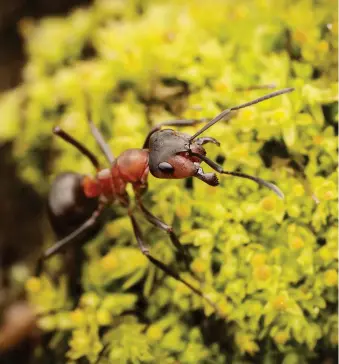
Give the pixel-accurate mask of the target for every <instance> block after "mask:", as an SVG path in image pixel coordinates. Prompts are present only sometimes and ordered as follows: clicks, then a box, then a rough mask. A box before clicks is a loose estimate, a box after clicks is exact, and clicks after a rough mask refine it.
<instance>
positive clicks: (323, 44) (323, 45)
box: [317, 40, 329, 53]
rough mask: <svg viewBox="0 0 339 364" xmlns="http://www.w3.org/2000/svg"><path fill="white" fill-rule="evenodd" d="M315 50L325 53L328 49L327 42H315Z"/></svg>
mask: <svg viewBox="0 0 339 364" xmlns="http://www.w3.org/2000/svg"><path fill="white" fill-rule="evenodd" d="M317 50H318V51H319V52H322V53H327V52H328V50H329V44H328V42H326V40H321V41H320V42H319V43H318V44H317Z"/></svg>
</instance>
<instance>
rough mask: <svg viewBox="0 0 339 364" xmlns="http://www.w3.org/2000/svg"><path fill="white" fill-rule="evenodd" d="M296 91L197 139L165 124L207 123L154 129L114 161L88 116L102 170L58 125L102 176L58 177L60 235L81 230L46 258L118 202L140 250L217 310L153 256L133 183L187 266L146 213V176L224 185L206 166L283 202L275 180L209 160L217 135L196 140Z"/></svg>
mask: <svg viewBox="0 0 339 364" xmlns="http://www.w3.org/2000/svg"><path fill="white" fill-rule="evenodd" d="M293 90H294V89H293V88H285V89H282V90H279V91H275V92H272V93H270V94H267V95H265V96H262V97H260V98H258V99H255V100H253V101H250V102H247V103H244V104H241V105H238V106H234V107H231V108H229V109H226V110H224V111H223V112H221V113H220V114H219V115H218V116H216V117H215V118H214V119H212V120H211V121H210V122H208V123H207V124H206V125H205V126H204V127H202V128H201V129H200V130H199V131H197V132H196V133H195V134H194V135H193V136H190V135H188V134H184V133H181V132H178V131H174V130H172V129H161V128H162V127H163V126H188V125H195V124H197V123H201V122H203V121H204V120H203V119H202V120H173V121H169V122H163V123H160V124H158V125H156V126H155V127H153V129H152V130H151V131H150V132H149V134H148V135H147V137H146V140H145V143H144V145H143V148H142V149H127V150H126V151H124V152H123V153H121V154H120V155H119V156H118V157H117V158H114V157H113V155H112V152H111V150H110V149H109V147H108V145H107V143H106V142H105V140H104V138H103V136H102V134H101V133H100V131H99V130H98V129H97V128H96V126H95V125H94V124H93V122H92V121H91V120H90V118H88V123H89V126H90V129H91V132H92V135H93V136H94V138H95V140H96V142H97V144H98V146H99V148H100V149H101V151H102V152H103V153H104V155H105V157H106V159H107V161H108V163H109V168H101V167H100V165H99V162H98V160H97V158H96V157H95V156H94V154H93V153H92V152H90V151H89V150H88V149H87V148H86V146H85V145H84V144H82V143H80V142H79V141H77V140H75V139H74V138H73V137H72V136H70V135H69V134H67V133H66V132H65V131H63V130H62V129H60V127H55V128H54V130H53V132H54V134H56V135H57V136H59V137H60V138H62V139H63V140H65V141H66V142H68V143H70V144H71V145H73V146H74V147H75V148H77V149H78V150H79V151H80V152H81V153H82V154H84V155H85V156H86V157H87V158H88V159H89V160H90V161H91V163H92V164H93V166H94V167H95V169H96V171H97V173H96V176H95V177H94V178H91V177H89V176H83V175H80V174H78V173H72V172H68V173H64V174H61V175H59V176H57V177H56V179H55V181H54V183H53V184H52V188H51V191H50V193H49V198H48V210H49V218H50V222H51V225H52V227H53V229H54V231H55V232H56V233H57V234H60V231H61V230H62V229H63V227H64V226H65V224H68V223H69V222H70V221H72V223H73V225H74V226H77V228H75V229H74V230H73V231H72V232H71V233H69V234H68V235H66V236H64V237H63V238H62V239H61V240H59V241H57V242H56V243H55V244H54V245H53V246H52V247H50V248H49V249H48V250H47V251H46V252H45V253H44V255H43V259H46V258H49V257H51V256H53V255H54V254H55V253H57V252H59V251H60V250H61V249H63V248H64V247H65V246H66V245H68V244H70V243H71V242H74V241H75V240H77V238H79V236H81V235H82V234H83V233H84V232H86V231H89V230H90V229H92V228H93V227H94V226H95V225H96V223H97V221H98V217H99V216H100V215H101V213H102V212H103V210H104V207H105V206H106V205H107V204H112V203H114V202H118V203H120V204H121V205H122V206H124V207H126V208H127V212H128V216H129V218H130V220H131V223H132V227H133V230H134V234H135V237H136V239H137V242H138V244H139V248H140V250H141V252H142V253H143V254H144V255H145V256H146V257H147V258H148V259H149V260H150V261H151V263H153V264H154V265H155V266H156V267H158V268H159V269H161V270H163V271H164V272H165V273H167V274H168V275H169V276H171V277H173V278H174V279H176V280H177V281H180V282H181V283H183V284H184V285H186V286H187V287H188V288H190V289H191V290H192V291H193V292H195V293H196V294H198V295H199V296H201V297H202V298H204V299H205V300H206V301H207V302H208V303H209V304H211V305H212V306H213V307H214V308H216V306H215V304H214V303H213V302H212V301H211V300H210V299H209V298H208V297H207V296H206V295H205V294H204V293H203V292H202V291H200V290H199V289H197V288H195V287H194V286H192V285H191V284H190V283H189V282H187V281H186V280H185V279H183V278H182V277H181V276H180V275H179V274H178V273H177V272H175V271H174V270H172V269H171V268H169V267H168V266H167V265H165V264H164V263H162V262H161V261H159V260H158V259H156V258H154V257H153V256H152V255H151V254H150V252H149V249H148V248H147V246H146V245H145V243H144V239H143V236H142V232H141V229H140V227H139V225H138V223H137V221H136V219H135V217H134V214H133V210H132V209H131V208H130V204H129V196H128V194H127V191H126V186H127V184H128V183H131V184H132V187H133V190H134V194H135V200H136V204H137V206H138V207H139V208H140V210H141V212H142V213H143V215H144V216H145V218H146V219H147V220H148V221H149V222H150V223H151V224H153V225H154V226H156V227H158V228H159V229H161V230H163V231H165V232H166V233H168V235H169V237H170V239H171V241H172V243H173V245H174V246H175V248H176V249H177V250H178V251H179V253H180V254H181V255H182V256H183V257H184V258H185V262H186V265H187V252H186V250H185V249H184V247H183V246H182V245H181V243H180V241H179V239H178V237H177V235H176V234H175V233H174V231H173V229H172V227H171V226H169V225H167V224H166V223H164V222H163V221H161V220H160V219H159V218H158V217H156V216H154V215H153V214H152V213H151V212H150V211H148V210H147V209H146V207H145V206H144V204H143V202H142V194H143V192H145V190H146V189H147V177H148V174H149V172H150V173H151V174H152V175H153V176H155V177H157V178H166V179H179V178H187V177H196V178H198V179H200V180H201V181H203V182H205V183H207V184H208V185H210V186H217V185H218V184H219V181H218V178H217V176H216V174H215V173H205V172H204V171H203V169H202V168H201V166H200V163H201V162H205V163H206V164H207V165H209V166H210V167H211V168H212V169H213V170H215V171H216V172H218V173H220V174H228V175H232V176H237V177H242V178H247V179H250V180H252V181H254V182H256V183H258V184H259V185H262V186H265V187H268V188H269V189H271V190H272V191H273V192H274V193H276V194H277V195H278V196H279V197H280V198H283V197H284V195H283V193H282V192H281V191H280V189H279V188H278V187H277V186H275V185H274V184H272V183H270V182H267V181H264V180H263V179H261V178H259V177H254V176H250V175H247V174H244V173H240V172H230V171H225V170H223V168H222V167H221V166H219V165H218V164H217V163H215V162H214V161H212V160H211V159H209V158H208V157H207V156H206V151H205V149H204V148H203V145H204V144H206V143H214V144H216V145H220V143H219V142H218V141H217V140H216V139H214V138H212V137H200V138H197V137H198V136H199V135H200V134H201V133H203V132H204V131H205V130H207V129H208V128H210V127H211V126H212V125H214V124H215V123H217V122H218V121H220V120H222V119H227V118H230V117H231V114H232V112H233V111H236V110H240V109H242V108H245V107H248V106H251V105H254V104H257V103H259V102H262V101H264V100H268V99H270V98H272V97H276V96H278V95H282V94H285V93H288V92H291V91H293ZM61 234H62V233H61Z"/></svg>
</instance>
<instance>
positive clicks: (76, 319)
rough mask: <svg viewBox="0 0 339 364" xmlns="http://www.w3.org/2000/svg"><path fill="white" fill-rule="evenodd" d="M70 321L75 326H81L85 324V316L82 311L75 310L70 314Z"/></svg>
mask: <svg viewBox="0 0 339 364" xmlns="http://www.w3.org/2000/svg"><path fill="white" fill-rule="evenodd" d="M70 316H71V320H72V322H73V323H74V324H76V325H83V324H85V322H86V315H85V313H84V311H83V310H81V309H79V308H77V309H76V310H74V311H73V312H71V314H70Z"/></svg>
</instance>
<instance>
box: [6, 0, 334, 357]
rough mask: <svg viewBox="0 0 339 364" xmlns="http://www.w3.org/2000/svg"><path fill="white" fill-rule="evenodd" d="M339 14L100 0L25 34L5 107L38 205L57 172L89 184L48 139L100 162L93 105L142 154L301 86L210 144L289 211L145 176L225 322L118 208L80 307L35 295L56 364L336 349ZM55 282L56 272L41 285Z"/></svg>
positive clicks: (75, 157)
mask: <svg viewBox="0 0 339 364" xmlns="http://www.w3.org/2000/svg"><path fill="white" fill-rule="evenodd" d="M335 13H336V11H335V4H334V2H332V3H331V4H330V3H328V2H325V1H318V2H316V3H314V2H312V1H310V0H299V1H297V2H290V1H285V0H283V1H278V2H276V1H261V0H255V1H246V0H242V1H238V2H226V1H218V0H210V1H208V2H206V1H199V0H189V1H185V2H181V1H177V0H171V1H166V2H164V1H160V0H159V1H156V0H154V1H130V2H124V1H118V0H116V1H108V0H97V1H96V2H95V3H94V4H93V6H92V7H90V8H88V9H81V10H77V11H75V12H73V13H72V14H70V15H69V16H68V17H65V18H47V19H44V20H42V21H40V22H37V23H33V22H31V21H25V22H23V23H21V31H22V33H23V35H24V37H25V40H26V49H27V52H28V56H29V61H28V63H27V65H26V67H25V72H24V81H23V83H22V85H21V86H20V87H19V88H18V89H16V90H14V91H12V92H10V93H8V94H6V95H3V97H2V98H1V102H0V112H1V125H0V138H1V139H2V140H12V141H13V143H14V156H15V158H16V159H17V160H18V161H19V163H20V171H21V174H22V176H23V177H24V178H25V179H27V180H28V181H29V182H31V183H32V184H33V185H34V186H36V188H37V189H38V190H39V192H40V193H41V194H46V193H47V191H48V187H49V185H50V183H51V180H52V179H53V177H54V176H55V175H56V174H58V173H60V172H61V171H65V170H76V171H77V172H79V173H85V174H86V173H90V172H91V166H90V165H89V163H88V161H87V160H85V159H84V158H83V157H82V156H80V155H79V154H78V152H77V151H76V150H74V149H73V148H70V147H69V146H68V145H67V144H66V143H64V142H63V141H60V140H58V139H57V138H53V137H52V133H51V129H52V127H53V126H54V125H61V126H62V127H63V128H64V129H66V130H67V131H68V132H69V133H71V134H74V135H76V137H77V138H78V139H81V140H84V141H85V143H86V145H88V147H89V148H91V149H95V143H94V141H93V138H91V136H90V133H89V129H88V125H87V122H86V106H88V105H89V107H90V111H91V114H92V116H93V120H94V122H95V123H96V124H97V125H98V126H99V127H100V128H101V129H102V130H103V132H104V134H105V136H106V138H107V140H108V143H109V145H110V147H111V148H112V151H113V152H114V154H115V155H118V154H119V153H121V152H122V151H123V150H125V149H126V148H135V147H139V146H141V145H142V143H143V139H144V138H145V136H146V134H147V131H148V130H149V129H150V126H151V124H155V123H158V122H160V121H163V120H168V119H175V118H201V117H213V116H215V115H216V114H217V113H219V112H220V111H221V110H222V109H224V108H226V107H227V106H230V105H237V104H239V103H242V102H245V101H248V100H251V99H254V98H256V97H258V96H259V95H262V94H263V93H264V92H265V91H263V90H251V87H252V86H254V85H267V84H272V83H274V84H276V85H277V86H278V87H279V88H282V87H290V86H293V87H295V88H296V91H295V92H294V93H293V94H289V95H284V96H282V97H279V98H276V99H272V100H270V101H267V102H265V103H263V104H259V105H256V106H253V107H251V108H248V109H246V110H243V111H241V112H239V113H238V114H237V115H236V116H235V117H234V118H233V119H232V120H231V121H230V122H229V123H223V122H219V123H218V124H216V125H215V126H214V127H213V128H212V129H211V130H210V131H209V134H210V135H211V136H214V137H216V138H217V139H218V140H219V141H220V142H221V147H220V148H219V149H218V148H217V147H216V146H213V145H212V146H210V147H208V153H209V155H210V156H211V158H213V159H219V160H220V158H221V160H223V159H224V158H226V161H225V162H224V165H225V166H227V169H229V170H235V169H238V168H239V169H241V170H242V171H244V172H247V173H252V174H255V175H258V176H260V177H262V178H265V179H268V180H273V181H275V182H276V183H277V184H278V185H279V187H280V188H281V189H282V190H283V191H284V193H285V195H286V198H285V200H284V201H283V202H281V201H278V200H277V199H276V198H275V197H274V196H273V195H272V193H271V192H270V191H268V190H265V189H260V188H258V187H257V186H256V185H255V184H253V183H252V182H251V181H244V180H241V179H236V178H234V177H226V176H225V177H222V178H220V182H221V185H220V186H219V187H217V188H212V187H210V186H207V185H205V184H203V183H199V181H194V183H193V186H190V187H189V185H188V184H187V182H185V181H181V180H179V181H178V180H172V181H171V180H170V181H169V180H159V179H155V178H153V177H150V179H149V191H148V192H147V194H146V195H145V200H146V204H147V206H149V207H150V208H151V210H152V212H153V213H154V214H155V215H157V216H159V217H160V218H161V219H163V220H164V221H166V222H167V223H169V224H172V223H173V225H174V227H175V230H176V232H177V233H178V234H179V236H180V239H181V241H182V242H183V243H184V244H185V245H187V246H188V247H189V250H190V253H191V255H192V256H193V262H192V270H193V271H194V272H195V274H196V275H197V276H198V277H199V279H201V280H202V281H203V282H204V284H203V285H202V287H201V289H203V290H204V292H205V293H206V294H208V295H209V297H211V299H213V300H214V301H215V302H216V303H217V305H218V306H219V307H220V311H221V312H223V313H225V315H226V319H225V318H220V317H219V318H218V317H216V314H215V313H214V312H213V310H212V309H211V307H209V306H208V305H207V304H206V303H205V302H202V300H201V299H200V298H199V297H198V296H196V295H194V293H192V292H191V291H189V290H187V289H185V288H183V286H182V285H181V284H177V283H176V282H174V281H173V280H172V279H171V278H167V277H163V274H162V273H161V272H159V271H157V270H155V269H154V267H152V266H150V265H149V264H148V263H147V261H146V260H145V259H144V258H143V257H142V255H141V253H140V252H139V251H138V249H137V246H136V242H135V240H134V238H133V234H132V229H131V227H130V223H129V219H128V217H127V216H126V215H124V212H123V211H122V210H121V209H118V214H119V216H117V218H116V219H114V220H113V221H112V222H110V223H108V224H107V225H106V226H105V227H104V228H103V231H102V233H101V234H99V236H98V237H97V238H96V239H94V240H92V241H90V242H88V243H87V244H86V246H84V250H85V252H86V259H85V261H84V263H83V274H82V277H81V284H82V294H81V297H80V299H79V300H76V301H74V298H73V297H71V296H69V293H68V291H67V289H66V286H67V285H66V282H65V277H63V278H61V277H60V278H59V279H58V282H57V283H55V282H54V283H52V280H51V279H50V278H48V275H43V276H41V277H40V278H39V277H38V278H32V279H31V280H30V281H29V282H27V290H28V294H29V296H30V298H31V301H32V302H33V303H35V304H36V305H37V306H38V308H39V310H40V312H41V313H42V314H43V315H45V316H43V317H42V319H41V321H40V324H41V325H40V326H41V327H43V328H44V329H45V330H52V331H55V333H56V335H59V336H58V340H63V341H68V349H67V350H68V352H67V354H66V353H65V352H63V351H62V352H59V353H58V355H60V357H61V358H64V357H66V356H67V357H68V358H69V359H70V360H71V361H70V362H72V361H73V362H74V361H75V360H77V359H78V358H80V357H86V358H87V360H88V361H89V362H92V363H95V362H96V363H99V362H100V363H108V362H109V363H141V362H145V363H148V362H149V363H174V362H180V363H196V362H199V363H212V362H213V363H224V362H234V363H240V362H244V360H246V358H248V356H252V357H253V358H254V359H252V360H255V361H257V362H262V360H263V358H269V357H275V358H279V359H277V360H279V361H280V360H284V363H290V362H291V363H292V362H298V363H302V362H307V361H308V358H310V357H312V356H313V355H314V354H316V355H317V353H321V352H324V350H325V351H326V350H330V349H331V348H335V347H336V346H337V339H336V338H337V319H336V309H335V307H336V305H337V231H336V228H335V225H336V223H337V217H336V215H337V207H336V202H337V191H336V185H337V154H336V150H337V139H336V136H335V133H336V128H335V125H336V122H337V108H336V99H337V74H336V69H337V20H336V19H335V18H334V16H335V15H334V14H335ZM241 89H242V90H241ZM246 89H249V90H246ZM86 97H87V98H86ZM194 130H196V129H195V128H193V127H191V128H187V132H189V133H193V132H194ZM46 151H49V154H48V156H49V158H46V157H45V158H44V157H43V156H44V155H45V153H46ZM100 159H101V161H103V158H102V157H100ZM188 187H189V188H188ZM317 201H318V202H319V203H317ZM138 219H139V217H138ZM140 222H141V223H142V228H143V229H144V230H145V236H147V240H148V243H149V245H150V246H151V251H152V253H153V254H154V255H155V256H157V257H158V258H159V259H160V260H161V261H163V262H165V263H168V264H172V265H173V266H176V267H177V269H180V268H181V265H180V264H179V262H177V261H176V256H175V253H174V251H173V249H172V247H171V246H170V244H169V241H168V238H167V236H166V234H163V233H162V232H159V231H156V230H155V229H153V228H152V227H150V226H149V225H147V224H146V223H144V222H143V220H142V219H141V218H140ZM47 243H48V242H47V241H46V245H47ZM49 243H50V241H49ZM103 252H105V253H104V254H103ZM54 260H55V261H54ZM59 267H60V262H58V261H57V259H56V258H53V260H52V261H51V265H50V266H49V271H58V270H59ZM184 276H185V277H186V278H187V279H188V280H192V281H193V282H194V284H197V282H196V281H195V280H194V279H193V277H190V274H189V273H187V272H186V273H184ZM140 283H141V284H140ZM140 287H143V288H140ZM127 312H128V313H129V315H126V313H127ZM69 334H71V336H70V335H69ZM60 337H61V339H60ZM62 347H63V346H62ZM42 355H43V354H42Z"/></svg>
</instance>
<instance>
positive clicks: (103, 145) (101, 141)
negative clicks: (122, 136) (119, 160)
mask: <svg viewBox="0 0 339 364" xmlns="http://www.w3.org/2000/svg"><path fill="white" fill-rule="evenodd" d="M88 124H89V127H90V129H91V132H92V135H93V137H94V139H95V141H96V142H97V144H98V146H99V148H100V149H101V151H102V152H103V153H104V155H105V157H106V159H107V161H108V163H109V164H113V162H114V156H113V154H112V151H111V149H110V147H109V146H108V144H107V143H106V141H105V139H104V137H103V136H102V134H101V132H100V130H99V129H98V128H97V127H96V126H95V125H94V123H93V121H92V120H91V119H88Z"/></svg>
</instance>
